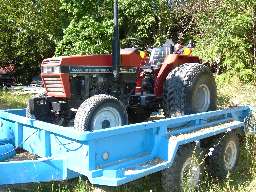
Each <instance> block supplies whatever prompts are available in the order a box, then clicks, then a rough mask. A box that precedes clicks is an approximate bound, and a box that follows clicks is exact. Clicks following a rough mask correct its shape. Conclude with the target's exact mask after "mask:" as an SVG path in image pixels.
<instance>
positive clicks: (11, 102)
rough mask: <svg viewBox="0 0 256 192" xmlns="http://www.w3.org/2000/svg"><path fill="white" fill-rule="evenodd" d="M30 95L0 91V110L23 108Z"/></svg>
mask: <svg viewBox="0 0 256 192" xmlns="http://www.w3.org/2000/svg"><path fill="white" fill-rule="evenodd" d="M30 97H31V95H29V94H26V95H17V94H12V93H11V92H9V91H0V109H7V108H23V107H25V106H26V104H27V101H28V99H29V98H30Z"/></svg>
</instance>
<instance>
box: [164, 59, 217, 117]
mask: <svg viewBox="0 0 256 192" xmlns="http://www.w3.org/2000/svg"><path fill="white" fill-rule="evenodd" d="M163 95H164V99H163V100H164V103H163V105H164V106H163V109H164V112H165V115H166V116H167V117H171V116H178V115H185V114H192V113H200V112H204V111H210V110H215V109H216V84H215V80H214V77H213V75H212V72H211V71H210V69H209V68H208V67H207V66H206V65H203V64H199V63H186V64H183V65H180V66H178V67H176V68H175V69H174V70H172V71H171V72H170V73H169V75H168V76H167V77H166V81H165V84H164V94H163Z"/></svg>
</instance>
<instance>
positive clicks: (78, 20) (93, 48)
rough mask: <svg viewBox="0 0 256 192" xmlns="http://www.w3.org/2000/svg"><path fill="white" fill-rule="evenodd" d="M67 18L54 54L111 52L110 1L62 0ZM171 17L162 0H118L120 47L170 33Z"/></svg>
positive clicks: (154, 40)
mask: <svg viewBox="0 0 256 192" xmlns="http://www.w3.org/2000/svg"><path fill="white" fill-rule="evenodd" d="M62 8H63V9H64V10H66V11H67V12H68V13H69V14H70V18H72V19H71V22H70V24H69V26H68V27H67V29H66V30H65V31H64V36H63V39H62V41H60V43H59V44H58V46H57V49H56V54H57V55H71V54H91V53H109V52H111V44H112V42H111V39H112V31H113V1H112V0H98V1H86V3H85V0H84V1H80V0H79V1H78V0H72V1H70V0H62ZM172 20H173V17H172V16H171V11H170V8H169V7H168V2H167V1H166V0H158V1H154V0H144V1H140V2H139V3H138V2H137V1H134V0H119V22H120V39H121V44H122V47H131V46H135V47H148V46H152V45H153V44H160V43H163V42H164V41H165V40H166V38H170V37H171V36H172V35H173V31H174V30H173V26H174V25H172V23H173V22H172Z"/></svg>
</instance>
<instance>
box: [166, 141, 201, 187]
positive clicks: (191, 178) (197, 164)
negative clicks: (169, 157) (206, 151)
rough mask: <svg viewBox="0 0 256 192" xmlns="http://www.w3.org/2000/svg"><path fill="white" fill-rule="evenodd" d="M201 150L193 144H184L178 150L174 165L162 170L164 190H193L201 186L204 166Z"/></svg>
mask: <svg viewBox="0 0 256 192" xmlns="http://www.w3.org/2000/svg"><path fill="white" fill-rule="evenodd" d="M200 151H201V150H199V149H197V148H196V145H193V144H187V145H185V146H182V147H181V148H180V149H179V150H178V151H177V153H176V156H175V159H174V162H173V164H172V166H171V167H170V168H168V169H166V170H163V171H162V176H161V183H162V187H163V190H164V191H166V192H177V191H191V189H192V190H195V189H197V188H198V187H199V183H200V179H201V175H202V168H203V166H202V165H203V158H202V156H201V153H200ZM191 171H192V173H191ZM188 182H189V183H188Z"/></svg>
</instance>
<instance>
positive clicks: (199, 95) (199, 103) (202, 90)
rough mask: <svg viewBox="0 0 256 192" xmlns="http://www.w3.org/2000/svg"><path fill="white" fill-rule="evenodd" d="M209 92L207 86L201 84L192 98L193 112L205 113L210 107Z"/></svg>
mask: <svg viewBox="0 0 256 192" xmlns="http://www.w3.org/2000/svg"><path fill="white" fill-rule="evenodd" d="M210 101H211V97H210V90H209V88H208V86H207V85H205V84H201V85H200V86H199V87H197V89H196V90H195V92H194V94H193V96H192V107H193V109H194V111H195V112H204V111H207V110H208V109H209V107H210Z"/></svg>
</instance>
